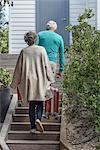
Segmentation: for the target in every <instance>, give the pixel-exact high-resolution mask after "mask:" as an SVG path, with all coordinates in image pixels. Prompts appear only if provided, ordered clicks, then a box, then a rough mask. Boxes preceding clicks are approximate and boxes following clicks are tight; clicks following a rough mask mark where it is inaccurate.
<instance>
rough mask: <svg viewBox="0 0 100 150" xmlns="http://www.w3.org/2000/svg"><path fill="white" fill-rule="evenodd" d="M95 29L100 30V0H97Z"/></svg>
mask: <svg viewBox="0 0 100 150" xmlns="http://www.w3.org/2000/svg"><path fill="white" fill-rule="evenodd" d="M97 29H99V30H100V0H97Z"/></svg>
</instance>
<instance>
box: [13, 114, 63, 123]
mask: <svg viewBox="0 0 100 150" xmlns="http://www.w3.org/2000/svg"><path fill="white" fill-rule="evenodd" d="M60 120H61V116H59V117H58V119H56V120H55V118H54V117H53V116H50V119H45V118H42V122H56V123H57V122H60ZM13 121H14V122H29V115H28V114H14V115H13Z"/></svg>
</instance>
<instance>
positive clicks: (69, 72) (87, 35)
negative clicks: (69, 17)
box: [63, 9, 100, 132]
mask: <svg viewBox="0 0 100 150" xmlns="http://www.w3.org/2000/svg"><path fill="white" fill-rule="evenodd" d="M92 16H94V14H93V12H92V10H90V9H89V10H87V9H86V10H85V12H84V14H82V15H80V16H79V18H78V21H79V24H78V25H74V26H72V25H70V26H67V27H66V30H68V31H71V32H72V44H71V45H70V47H69V49H68V54H69V55H70V61H69V63H68V64H67V65H66V66H65V72H64V83H63V85H64V91H65V93H66V95H67V100H65V102H66V104H67V105H70V106H72V107H71V108H70V109H69V110H70V112H71V113H73V112H74V114H76V115H77V113H78V110H77V109H76V106H78V107H77V108H78V109H79V107H84V108H87V110H89V111H91V112H92V115H91V120H92V121H91V123H92V125H93V126H94V128H95V129H96V132H97V131H100V31H97V30H96V29H95V27H93V26H92V25H90V24H89V23H88V19H89V18H91V17H92ZM74 117H75V116H74Z"/></svg>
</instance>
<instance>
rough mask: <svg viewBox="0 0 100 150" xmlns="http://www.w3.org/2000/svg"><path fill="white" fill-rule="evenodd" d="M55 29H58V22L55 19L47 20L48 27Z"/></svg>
mask: <svg viewBox="0 0 100 150" xmlns="http://www.w3.org/2000/svg"><path fill="white" fill-rule="evenodd" d="M52 28H53V29H54V30H57V23H56V22H55V21H53V20H50V21H48V22H47V29H48V30H49V29H52Z"/></svg>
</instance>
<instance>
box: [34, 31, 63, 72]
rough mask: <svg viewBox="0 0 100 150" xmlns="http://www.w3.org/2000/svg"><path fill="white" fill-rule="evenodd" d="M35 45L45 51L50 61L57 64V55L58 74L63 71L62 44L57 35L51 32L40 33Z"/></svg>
mask: <svg viewBox="0 0 100 150" xmlns="http://www.w3.org/2000/svg"><path fill="white" fill-rule="evenodd" d="M35 44H36V45H40V46H43V47H44V48H45V49H46V52H47V55H48V58H49V60H50V61H53V62H55V63H57V60H58V54H59V64H60V67H59V72H62V71H64V42H63V38H62V37H61V36H60V35H59V34H57V33H55V32H52V31H41V32H39V33H38V37H37V41H36V43H35Z"/></svg>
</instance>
